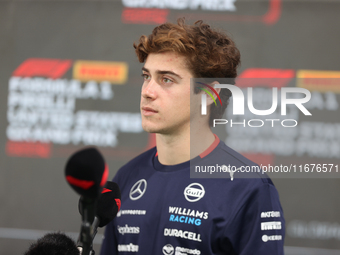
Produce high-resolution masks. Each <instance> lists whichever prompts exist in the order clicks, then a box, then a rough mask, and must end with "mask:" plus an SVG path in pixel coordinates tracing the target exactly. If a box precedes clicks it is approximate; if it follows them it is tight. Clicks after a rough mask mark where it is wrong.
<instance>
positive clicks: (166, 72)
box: [142, 67, 183, 79]
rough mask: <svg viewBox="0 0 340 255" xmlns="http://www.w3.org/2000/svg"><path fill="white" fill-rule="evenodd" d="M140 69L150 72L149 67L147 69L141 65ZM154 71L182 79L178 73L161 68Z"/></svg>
mask: <svg viewBox="0 0 340 255" xmlns="http://www.w3.org/2000/svg"><path fill="white" fill-rule="evenodd" d="M142 70H143V71H145V72H148V73H150V71H149V69H147V68H145V67H142ZM156 73H157V74H171V75H174V76H177V77H178V78H180V79H183V78H182V77H181V76H180V75H179V74H177V73H174V72H173V71H161V70H157V71H156Z"/></svg>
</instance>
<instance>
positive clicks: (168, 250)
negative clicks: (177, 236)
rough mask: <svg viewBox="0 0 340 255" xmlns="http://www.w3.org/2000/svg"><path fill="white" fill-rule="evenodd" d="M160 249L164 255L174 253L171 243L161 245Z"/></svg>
mask: <svg viewBox="0 0 340 255" xmlns="http://www.w3.org/2000/svg"><path fill="white" fill-rule="evenodd" d="M162 251H163V254H164V255H172V254H174V251H175V249H174V247H173V246H172V245H171V244H167V245H164V246H163V249H162Z"/></svg>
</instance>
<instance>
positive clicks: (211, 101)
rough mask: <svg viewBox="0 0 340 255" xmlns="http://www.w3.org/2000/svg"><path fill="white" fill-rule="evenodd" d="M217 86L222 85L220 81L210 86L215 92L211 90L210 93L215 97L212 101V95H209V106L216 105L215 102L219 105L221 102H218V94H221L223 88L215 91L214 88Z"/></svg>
mask: <svg viewBox="0 0 340 255" xmlns="http://www.w3.org/2000/svg"><path fill="white" fill-rule="evenodd" d="M215 84H220V83H219V82H218V81H214V82H211V83H209V85H210V86H211V87H212V88H213V89H214V90H215V91H211V89H209V91H210V93H211V95H212V96H213V98H214V99H212V97H211V96H210V95H207V105H211V104H215V102H216V103H219V102H218V99H217V95H216V93H217V94H220V92H221V88H217V89H215V88H214V87H215ZM215 92H216V93H215ZM214 100H215V102H214Z"/></svg>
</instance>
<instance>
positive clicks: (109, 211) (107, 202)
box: [78, 181, 121, 227]
mask: <svg viewBox="0 0 340 255" xmlns="http://www.w3.org/2000/svg"><path fill="white" fill-rule="evenodd" d="M79 202H80V200H79ZM120 205H121V194H120V189H119V187H118V185H117V183H115V182H110V181H108V182H107V183H106V185H105V188H104V189H103V191H102V193H101V194H100V196H99V198H98V200H97V204H96V206H97V209H96V216H97V217H98V219H99V225H98V226H99V227H104V226H106V225H107V224H108V223H109V222H110V221H112V220H113V219H114V218H115V217H116V215H117V213H118V211H119V209H120ZM78 208H79V212H80V214H81V215H83V212H82V207H81V203H79V204H78Z"/></svg>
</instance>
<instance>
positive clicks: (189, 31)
mask: <svg viewBox="0 0 340 255" xmlns="http://www.w3.org/2000/svg"><path fill="white" fill-rule="evenodd" d="M133 46H134V48H135V51H136V54H137V57H138V60H139V62H141V63H144V62H145V60H146V58H147V57H148V55H149V54H150V53H161V52H176V53H178V54H180V55H183V56H185V57H186V59H187V63H186V65H187V67H188V69H189V70H190V71H191V72H192V73H193V75H194V78H230V83H231V84H235V78H236V76H237V67H238V66H239V64H240V52H239V50H238V49H237V47H236V45H235V43H234V42H233V40H232V39H231V38H230V37H229V36H228V35H227V34H225V33H223V32H222V31H217V30H215V29H212V28H211V27H210V26H209V25H208V24H205V23H203V21H201V20H199V21H196V22H195V23H194V25H187V24H185V20H184V18H180V19H178V20H177V24H173V23H165V24H162V25H159V26H157V27H155V28H154V30H153V31H152V34H151V35H149V36H145V35H142V36H141V37H140V38H139V42H138V43H137V44H136V43H134V44H133ZM216 81H218V79H217V80H216ZM197 86H198V85H197ZM197 86H195V90H194V92H195V93H196V94H198V93H200V92H201V90H200V89H198V88H197ZM219 95H220V97H221V101H222V105H220V104H217V106H215V105H214V104H211V106H210V117H209V124H210V126H212V123H213V120H214V119H219V118H221V117H222V115H223V113H224V111H225V109H226V107H227V105H228V102H229V98H230V96H231V92H230V91H229V90H228V89H223V90H221V92H220V94H219Z"/></svg>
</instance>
